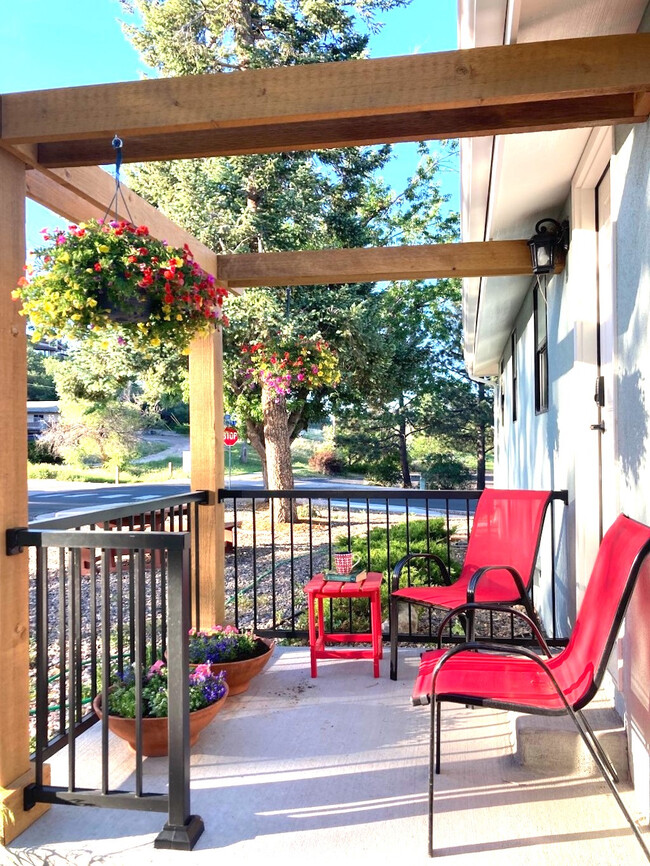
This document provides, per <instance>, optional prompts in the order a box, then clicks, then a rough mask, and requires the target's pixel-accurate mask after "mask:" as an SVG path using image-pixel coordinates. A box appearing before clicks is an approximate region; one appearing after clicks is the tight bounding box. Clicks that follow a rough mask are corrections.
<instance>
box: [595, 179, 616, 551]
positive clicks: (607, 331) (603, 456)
mask: <svg viewBox="0 0 650 866" xmlns="http://www.w3.org/2000/svg"><path fill="white" fill-rule="evenodd" d="M596 231H597V238H598V243H597V250H598V277H597V300H598V325H597V361H598V365H597V366H598V370H597V379H596V383H595V387H594V400H595V407H594V408H595V420H594V429H593V433H594V435H595V436H597V437H598V439H599V448H598V464H599V465H598V478H599V498H600V502H599V527H598V529H599V538H602V536H603V534H604V533H605V532H606V531H607V529H608V528H609V527H610V526H611V524H612V523H613V522H614V520H615V519H616V515H617V513H618V491H617V484H616V472H615V465H616V451H615V440H616V429H615V420H614V419H615V389H614V340H615V334H616V328H615V316H614V285H613V271H614V268H613V250H614V244H613V236H612V219H611V186H610V172H609V167H608V168H607V170H606V171H605V173H604V175H603V177H602V178H601V180H600V182H599V184H598V186H597V187H596Z"/></svg>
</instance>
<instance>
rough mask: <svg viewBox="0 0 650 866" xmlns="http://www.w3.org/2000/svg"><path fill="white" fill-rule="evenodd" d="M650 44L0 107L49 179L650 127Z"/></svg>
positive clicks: (540, 48)
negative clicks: (430, 142) (246, 158)
mask: <svg viewBox="0 0 650 866" xmlns="http://www.w3.org/2000/svg"><path fill="white" fill-rule="evenodd" d="M648 91H650V33H635V34H624V35H616V36H602V37H589V38H582V39H566V40H557V41H552V42H540V43H524V44H521V45H506V46H490V47H486V48H474V49H463V50H459V51H447V52H439V53H435V54H422V55H412V56H408V57H389V58H381V59H377V60H359V61H345V62H341V63H317V64H310V65H305V66H294V67H282V68H276V69H254V70H247V71H244V72H232V73H229V74H217V75H200V76H188V77H182V78H163V79H151V80H146V81H138V82H128V83H126V84H105V85H93V86H89V87H76V88H63V89H58V90H42V91H34V92H29V93H16V94H6V95H4V96H3V97H2V138H1V143H2V144H3V146H7V147H12V146H15V145H19V144H24V143H31V144H34V145H36V146H37V157H38V161H39V163H41V165H43V166H61V165H68V166H70V165H87V164H98V163H108V162H112V160H113V153H112V147H111V144H110V142H111V140H112V137H113V135H114V134H115V132H116V131H118V132H119V134H120V135H121V136H122V138H123V139H124V141H125V148H124V159H125V160H131V161H140V160H161V159H174V158H185V157H195V156H207V155H212V156H218V155H226V154H235V153H262V152H270V151H277V150H301V149H313V148H328V147H338V146H341V145H363V144H374V143H385V142H392V141H407V140H418V139H435V138H450V137H460V136H463V137H467V136H473V135H493V134H501V133H510V132H525V131H533V130H540V129H558V128H566V127H576V126H584V125H587V126H588V125H595V124H604V123H622V122H625V123H627V122H632V121H635V120H638V121H641V120H645V119H646V117H647V116H648V111H649V110H650V109H649V107H648V100H647V99H646V98H645V96H646V94H647V92H648Z"/></svg>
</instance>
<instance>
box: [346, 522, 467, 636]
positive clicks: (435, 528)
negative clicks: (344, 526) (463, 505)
mask: <svg viewBox="0 0 650 866" xmlns="http://www.w3.org/2000/svg"><path fill="white" fill-rule="evenodd" d="M449 535H450V532H449V531H448V530H447V528H446V521H445V519H444V518H443V517H436V518H433V519H430V520H429V531H428V539H427V521H426V520H411V521H409V524H408V539H407V526H406V523H398V524H396V525H395V526H392V527H391V528H390V536H389V541H390V562H388V551H387V543H386V529H385V528H380V527H376V528H375V529H371V530H370V533H369V534H368V535H358V536H355V537H354V538H352V539H351V540H350V542H348V537H347V535H343V536H339V537H337V538H336V539H335V540H334V548H335V550H348V549H350V550H352V552H353V553H354V554H356V555H357V556H358V557H359V560H360V566H359V567H361V568H367V569H368V571H378V572H380V573H382V574H383V575H384V582H383V584H382V590H381V595H382V615H383V616H387V615H388V596H389V593H390V590H391V582H392V573H393V568H394V566H395V564H396V563H397V562H398V561H399V560H400V559H401V558H402V557H403V556H406V554H407V553H435V554H437V555H438V556H439V557H440V558H441V559H442V561H443V562H444V563H445V564H446V565H447V566H448V568H449V572H450V574H451V577H452V580H454V579H455V578H456V577H458V575H459V574H460V567H461V566H460V563H458V562H457V561H456V560H454V559H453V558H450V557H449V556H448V553H447V539H448V537H449ZM407 540H408V544H407ZM410 582H411V585H413V586H426V585H428V584H432V585H434V586H439V585H441V584H442V582H443V581H442V578H441V576H440V572H439V570H438V568H437V566H436V565H435V563H432V562H431V561H430V560H418V559H416V560H414V562H413V563H412V564H411V568H410ZM401 585H402V586H404V585H406V578H405V576H403V577H402V584H401ZM332 615H333V618H334V625H335V628H336V629H338V630H339V631H345V630H349V629H350V604H349V601H347V600H345V601H344V600H338V599H337V600H336V601H334V602H333V603H332ZM367 620H368V604H367V602H366V601H365V600H364V599H355V600H354V601H353V603H352V623H351V627H352V630H354V631H363V630H364V628H367V626H364V622H365V623H367Z"/></svg>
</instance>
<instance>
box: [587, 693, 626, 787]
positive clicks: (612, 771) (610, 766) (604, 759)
mask: <svg viewBox="0 0 650 866" xmlns="http://www.w3.org/2000/svg"><path fill="white" fill-rule="evenodd" d="M576 715H577V717H578V718H579V719H580V721H581V722H582V724H583V725H584V728H585V732H586V734H587V736H588V737H589V739H590V740H591V742H592V744H593V747H594V748H595V749H596V750H597V752H598V754H599V755H600V757H601V759H602V762H603V764H605V766H606V767H607V769H608V770H609V774H610V776H611V777H612V781H614V782H618V780H619V779H618V773H617V772H616V767H615V766H614V765H613V764H612V762H611V761H610V759H609V755H608V754H607V752H606V751H605V749H604V748H603V747H602V745H601V743H600V740H599V739H598V737H597V736H596V735H595V734H594V731H593V728H592V727H591V726H590V724H589V722H588V721H587V720H586V718H585V717H584V714H583V712H582V710H578V711H577V712H576Z"/></svg>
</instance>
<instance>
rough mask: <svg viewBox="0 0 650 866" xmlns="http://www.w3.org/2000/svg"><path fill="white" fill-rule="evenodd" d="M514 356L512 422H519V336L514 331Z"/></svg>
mask: <svg viewBox="0 0 650 866" xmlns="http://www.w3.org/2000/svg"><path fill="white" fill-rule="evenodd" d="M510 350H511V354H512V420H513V421H516V420H517V335H516V333H515V332H514V331H513V332H512V337H511V338H510Z"/></svg>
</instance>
